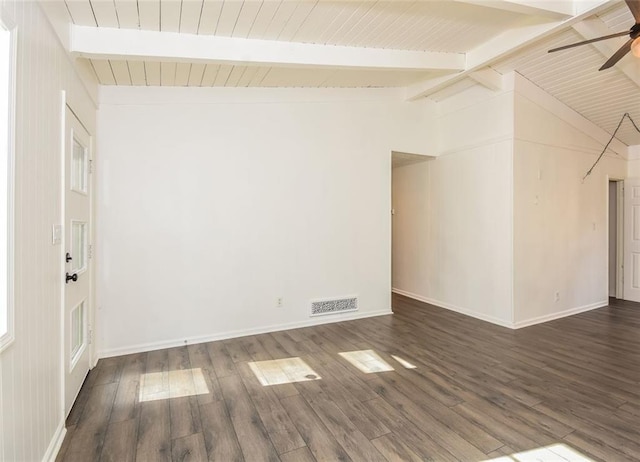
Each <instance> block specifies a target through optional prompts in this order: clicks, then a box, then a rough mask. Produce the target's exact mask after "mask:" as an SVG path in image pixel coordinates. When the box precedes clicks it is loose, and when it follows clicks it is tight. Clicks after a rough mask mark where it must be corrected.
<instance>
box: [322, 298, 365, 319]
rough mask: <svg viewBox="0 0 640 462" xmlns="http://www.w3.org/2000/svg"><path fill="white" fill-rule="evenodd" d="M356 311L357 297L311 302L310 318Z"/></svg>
mask: <svg viewBox="0 0 640 462" xmlns="http://www.w3.org/2000/svg"><path fill="white" fill-rule="evenodd" d="M357 309H358V298H357V297H346V298H332V299H325V300H313V301H312V302H311V316H320V315H323V314H334V313H344V312H346V311H356V310H357Z"/></svg>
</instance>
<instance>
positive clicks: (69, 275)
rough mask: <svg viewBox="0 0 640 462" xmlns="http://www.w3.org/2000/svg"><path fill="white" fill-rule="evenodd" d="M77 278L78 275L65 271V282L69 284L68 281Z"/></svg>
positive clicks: (74, 280)
mask: <svg viewBox="0 0 640 462" xmlns="http://www.w3.org/2000/svg"><path fill="white" fill-rule="evenodd" d="M77 280H78V275H77V274H75V273H74V274H69V273H67V280H66V283H67V284H69V281H73V282H76V281H77Z"/></svg>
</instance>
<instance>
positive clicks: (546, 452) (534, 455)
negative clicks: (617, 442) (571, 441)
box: [484, 443, 593, 462]
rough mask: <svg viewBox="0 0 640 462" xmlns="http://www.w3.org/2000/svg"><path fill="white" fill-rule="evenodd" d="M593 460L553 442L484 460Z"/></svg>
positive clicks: (496, 461)
mask: <svg viewBox="0 0 640 462" xmlns="http://www.w3.org/2000/svg"><path fill="white" fill-rule="evenodd" d="M514 461H517V462H593V460H592V459H589V458H588V457H587V456H585V455H583V454H580V453H579V452H578V451H576V450H575V449H573V448H570V447H569V446H567V445H566V444H560V443H559V444H553V445H551V446H545V447H542V448H536V449H532V450H530V451H523V452H518V453H517V454H511V455H510V456H503V457H498V458H496V459H490V460H486V461H484V462H514Z"/></svg>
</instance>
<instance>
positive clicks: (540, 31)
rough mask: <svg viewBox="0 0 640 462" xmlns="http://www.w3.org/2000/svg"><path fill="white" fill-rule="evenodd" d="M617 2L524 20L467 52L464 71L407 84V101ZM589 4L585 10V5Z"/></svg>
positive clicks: (603, 0) (611, 0)
mask: <svg viewBox="0 0 640 462" xmlns="http://www.w3.org/2000/svg"><path fill="white" fill-rule="evenodd" d="M615 1H616V0H598V1H596V2H584V4H581V7H580V12H579V13H578V14H577V15H575V16H573V17H571V18H569V19H565V20H563V21H555V22H552V23H544V24H540V22H539V20H536V19H535V18H533V17H530V18H527V19H526V20H525V21H524V22H523V23H522V24H521V25H520V27H518V28H514V29H509V30H507V31H505V32H504V33H502V34H500V35H498V36H496V37H494V38H493V39H491V40H489V41H487V42H485V43H483V44H482V45H480V46H478V47H477V48H475V49H474V50H472V51H470V52H468V53H467V54H466V56H467V64H466V69H465V70H464V71H462V72H458V73H456V74H453V75H445V76H443V77H438V78H435V79H429V80H426V81H423V82H418V83H416V84H413V85H410V86H408V87H407V88H406V99H407V100H409V101H414V100H416V99H419V98H424V97H427V96H429V95H431V94H433V93H435V92H437V91H439V90H442V89H443V88H445V87H447V86H449V85H451V84H453V83H455V82H458V81H460V80H462V79H464V78H467V77H468V76H469V74H470V73H472V72H475V71H477V70H479V69H482V68H483V67H486V66H490V65H491V64H493V63H495V62H496V61H498V60H500V59H502V58H505V57H506V56H509V55H511V54H513V53H515V52H517V51H519V50H521V49H522V48H524V47H527V46H529V45H533V44H534V43H536V42H538V41H540V40H543V39H545V38H547V37H549V36H550V35H552V34H555V33H557V32H560V31H562V30H565V29H567V28H568V27H571V26H572V25H573V24H576V23H578V22H580V21H582V20H583V19H585V18H587V17H589V16H591V15H594V14H597V13H599V12H601V11H603V10H605V9H606V8H608V7H610V6H611V5H612V4H614V3H615ZM587 3H588V5H589V6H588V7H587V6H586V4H587Z"/></svg>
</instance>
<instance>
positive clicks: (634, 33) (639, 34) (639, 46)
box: [549, 0, 640, 71]
mask: <svg viewBox="0 0 640 462" xmlns="http://www.w3.org/2000/svg"><path fill="white" fill-rule="evenodd" d="M625 2H626V3H627V6H628V7H629V9H630V10H631V14H633V17H634V19H635V20H636V23H635V24H634V25H633V27H631V29H629V30H628V31H625V32H618V33H617V34H611V35H604V36H602V37H598V38H594V39H591V40H585V41H584V42H578V43H572V44H571V45H565V46H562V47H558V48H553V49H551V50H549V53H553V52H554V51H560V50H566V49H567V48H573V47H578V46H580V45H586V44H587V43H593V42H599V41H601V40H607V39H611V38H614V37H622V36H623V35H628V36H629V37H630V38H629V40H628V41H627V43H625V44H624V45H622V46H621V47H620V49H619V50H618V51H616V52H615V53H614V54H613V56H611V58H609V59H608V60H607V62H606V63H604V64H603V65H602V67H601V68H600V69H598V70H599V71H602V70H604V69H609V68H610V67H611V66H613V65H614V64H615V63H617V62H618V61H620V59H622V57H623V56H624V55H626V54H627V53H629V51H631V52H632V53H633V55H634V56H637V57H638V58H640V0H625Z"/></svg>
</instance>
